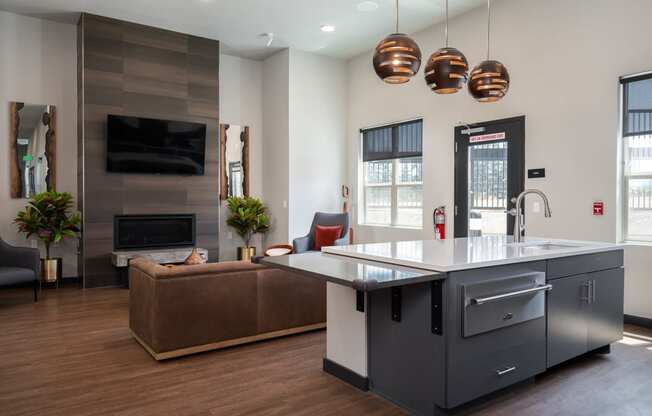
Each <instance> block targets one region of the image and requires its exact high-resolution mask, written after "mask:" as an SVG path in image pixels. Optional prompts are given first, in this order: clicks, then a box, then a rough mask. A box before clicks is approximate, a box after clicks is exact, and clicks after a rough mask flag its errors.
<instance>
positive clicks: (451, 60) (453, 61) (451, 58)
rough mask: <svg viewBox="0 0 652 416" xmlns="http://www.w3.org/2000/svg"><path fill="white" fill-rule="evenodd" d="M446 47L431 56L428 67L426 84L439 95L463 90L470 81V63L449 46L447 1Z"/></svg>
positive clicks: (460, 53)
mask: <svg viewBox="0 0 652 416" xmlns="http://www.w3.org/2000/svg"><path fill="white" fill-rule="evenodd" d="M444 36H445V38H446V47H445V48H441V49H439V50H437V51H436V52H435V53H433V54H432V55H430V59H428V64H427V65H426V71H425V74H424V75H425V78H426V84H428V86H429V87H430V89H431V90H433V91H434V92H436V93H437V94H453V93H456V92H457V91H459V90H461V89H462V88H463V87H464V84H466V80H467V79H468V71H469V63H468V62H467V60H466V57H465V56H464V54H463V53H462V52H460V51H459V50H458V49H455V48H452V47H449V46H448V0H446V26H445V29H444Z"/></svg>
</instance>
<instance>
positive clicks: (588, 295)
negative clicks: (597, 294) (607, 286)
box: [580, 280, 591, 304]
mask: <svg viewBox="0 0 652 416" xmlns="http://www.w3.org/2000/svg"><path fill="white" fill-rule="evenodd" d="M582 286H583V287H585V288H586V296H582V297H580V299H581V300H583V301H586V303H589V304H590V303H591V281H590V280H587V281H586V283H582Z"/></svg>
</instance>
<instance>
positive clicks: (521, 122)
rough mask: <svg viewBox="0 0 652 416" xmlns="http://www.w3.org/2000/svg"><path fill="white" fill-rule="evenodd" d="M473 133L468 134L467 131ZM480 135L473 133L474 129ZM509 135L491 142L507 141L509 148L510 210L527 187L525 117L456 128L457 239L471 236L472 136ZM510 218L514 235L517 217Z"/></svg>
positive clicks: (509, 233)
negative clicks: (469, 165)
mask: <svg viewBox="0 0 652 416" xmlns="http://www.w3.org/2000/svg"><path fill="white" fill-rule="evenodd" d="M469 129H470V130H471V131H472V132H467V130H469ZM475 129H477V130H476V132H473V130H475ZM501 132H505V136H506V137H505V139H501V140H495V141H488V142H484V143H496V142H500V141H506V142H508V143H509V146H508V147H507V161H508V162H507V163H508V167H507V172H508V174H507V195H508V198H507V199H508V201H507V209H508V210H509V209H510V208H513V207H514V203H513V202H511V199H512V198H513V197H516V196H518V194H519V193H521V192H522V191H523V189H524V187H525V116H518V117H510V118H505V119H499V120H492V121H485V122H480V123H473V124H463V125H460V126H457V127H455V130H454V140H455V185H454V188H455V209H454V218H455V220H454V236H455V238H460V237H467V236H468V230H469V215H468V214H469V209H468V208H469V207H468V205H469V192H468V187H469V182H468V179H469V178H468V173H469V167H468V158H469V146H470V145H471V143H470V137H471V136H473V135H480V134H493V133H501ZM505 215H506V216H507V230H506V233H507V235H513V234H514V217H513V216H511V215H509V214H507V213H505Z"/></svg>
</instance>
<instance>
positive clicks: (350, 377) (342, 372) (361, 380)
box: [323, 358, 369, 391]
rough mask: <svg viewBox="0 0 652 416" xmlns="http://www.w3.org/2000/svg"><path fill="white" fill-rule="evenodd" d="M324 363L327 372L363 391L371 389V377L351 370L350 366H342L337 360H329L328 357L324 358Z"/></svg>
mask: <svg viewBox="0 0 652 416" xmlns="http://www.w3.org/2000/svg"><path fill="white" fill-rule="evenodd" d="M323 365H324V367H323V368H324V371H325V372H326V373H328V374H330V375H332V376H335V377H337V378H339V379H341V380H344V381H346V382H347V383H349V384H351V385H352V386H354V387H357V388H359V389H360V390H362V391H367V390H369V379H368V378H367V377H364V376H361V375H360V374H358V373H356V372H355V371H353V370H349V369H348V368H346V367H344V366H341V365H339V364H338V363H336V362H335V361H331V360H329V359H328V358H324V364H323Z"/></svg>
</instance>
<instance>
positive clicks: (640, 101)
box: [620, 74, 652, 137]
mask: <svg viewBox="0 0 652 416" xmlns="http://www.w3.org/2000/svg"><path fill="white" fill-rule="evenodd" d="M620 81H621V83H622V84H623V122H622V123H623V137H627V136H641V135H648V134H652V74H646V75H639V76H634V77H628V78H621V80H620Z"/></svg>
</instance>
